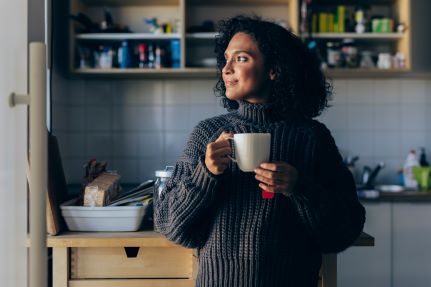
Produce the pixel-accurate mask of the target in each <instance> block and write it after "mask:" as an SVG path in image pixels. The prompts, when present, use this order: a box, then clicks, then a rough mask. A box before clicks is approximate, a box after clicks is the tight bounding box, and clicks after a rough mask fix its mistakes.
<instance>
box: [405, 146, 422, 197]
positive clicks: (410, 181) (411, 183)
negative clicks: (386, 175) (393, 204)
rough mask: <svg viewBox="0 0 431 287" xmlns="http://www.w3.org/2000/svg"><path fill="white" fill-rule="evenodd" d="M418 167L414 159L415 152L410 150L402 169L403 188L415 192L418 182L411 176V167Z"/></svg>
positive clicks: (415, 158) (417, 162) (416, 160)
mask: <svg viewBox="0 0 431 287" xmlns="http://www.w3.org/2000/svg"><path fill="white" fill-rule="evenodd" d="M415 166H419V161H418V159H417V157H416V151H415V150H414V149H412V150H410V152H409V154H408V155H407V158H406V161H405V163H404V167H403V174H404V186H405V187H406V188H408V189H413V190H416V189H417V188H418V182H417V181H416V178H415V176H414V174H413V167H415Z"/></svg>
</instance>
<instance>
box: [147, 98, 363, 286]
mask: <svg viewBox="0 0 431 287" xmlns="http://www.w3.org/2000/svg"><path fill="white" fill-rule="evenodd" d="M223 131H232V132H234V133H246V132H266V133H271V135H272V139H271V147H272V150H271V155H270V161H285V162H287V163H289V164H291V165H293V166H294V167H296V169H297V170H298V172H299V179H298V182H297V184H296V186H295V188H294V191H293V192H292V193H291V194H290V195H289V196H284V195H282V194H276V195H275V198H274V199H269V200H268V199H262V197H261V191H260V189H259V187H258V182H257V181H256V179H255V178H254V173H253V172H249V173H245V172H242V171H240V170H239V168H238V166H237V165H236V164H235V163H231V164H230V165H229V168H228V169H227V170H225V172H224V173H223V174H222V175H219V176H215V175H213V174H211V173H210V172H209V171H208V170H207V168H206V166H205V163H204V157H205V149H206V145H207V144H208V143H209V142H212V141H214V140H215V139H217V138H218V136H219V135H220V134H221V133H222V132H223ZM154 220H155V226H156V228H157V229H158V230H159V231H160V232H161V233H162V234H164V235H165V236H166V237H167V238H168V239H169V240H171V241H173V242H176V243H178V244H180V245H182V246H185V247H189V248H197V250H198V254H199V271H198V275H197V282H196V286H201V287H219V286H220V287H222V286H223V287H249V286H250V287H272V286H288V287H291V286H298V287H308V286H310V287H316V286H317V281H318V272H319V268H320V265H321V254H322V253H329V252H339V251H342V250H344V249H345V248H347V247H348V246H349V245H351V244H352V243H353V241H354V240H355V239H356V238H357V237H358V236H359V234H360V232H361V231H362V228H363V224H364V221H365V210H364V208H363V206H362V205H361V204H360V203H359V201H358V198H357V196H356V191H355V184H354V181H353V178H352V176H351V174H350V172H349V170H348V169H347V168H345V167H344V165H343V162H342V159H341V157H340V154H339V152H338V149H337V147H336V145H335V142H334V140H333V138H332V136H331V134H330V132H329V130H328V129H327V128H326V127H325V126H324V125H323V124H321V123H319V122H318V121H315V120H302V121H298V120H294V119H288V118H286V117H282V116H281V115H280V114H278V113H277V112H275V111H274V110H273V108H272V107H271V106H270V105H253V104H249V103H247V102H243V101H241V102H240V107H239V109H238V110H236V111H234V112H231V113H228V114H225V115H221V116H217V117H214V118H211V119H207V120H204V121H202V122H200V123H199V124H198V125H197V126H196V127H195V129H194V130H193V132H192V134H191V136H190V139H189V141H188V143H187V145H186V148H185V150H184V153H183V155H182V156H181V157H180V159H179V160H178V162H177V163H176V166H175V170H174V172H173V175H172V177H171V179H170V180H169V182H168V183H167V186H166V188H165V189H164V190H163V191H162V193H161V195H160V197H159V198H157V199H156V204H155V214H154Z"/></svg>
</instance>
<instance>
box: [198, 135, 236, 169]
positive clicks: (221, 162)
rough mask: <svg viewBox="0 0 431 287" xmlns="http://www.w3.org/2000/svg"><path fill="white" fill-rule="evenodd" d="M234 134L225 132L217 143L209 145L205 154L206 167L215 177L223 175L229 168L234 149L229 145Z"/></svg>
mask: <svg viewBox="0 0 431 287" xmlns="http://www.w3.org/2000/svg"><path fill="white" fill-rule="evenodd" d="M232 135H233V134H232V133H228V132H223V133H222V134H221V135H220V136H219V137H218V138H217V139H216V141H215V142H212V143H209V144H208V145H207V150H206V152H205V165H206V166H207V169H208V170H209V171H210V172H211V173H212V174H214V175H219V174H222V173H223V172H224V171H225V169H226V168H227V167H228V166H229V162H230V158H228V157H227V156H228V155H229V154H231V152H232V148H231V146H230V143H229V138H232Z"/></svg>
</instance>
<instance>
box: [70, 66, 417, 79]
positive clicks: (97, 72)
mask: <svg viewBox="0 0 431 287" xmlns="http://www.w3.org/2000/svg"><path fill="white" fill-rule="evenodd" d="M324 73H325V75H326V76H327V77H329V78H367V77H372V78H391V77H401V78H404V77H409V75H410V71H408V70H403V69H388V70H384V69H326V70H324ZM72 74H73V75H76V76H79V75H81V76H82V75H86V76H94V77H116V78H117V77H145V78H147V77H153V78H178V77H183V78H215V77H216V75H217V70H216V69H215V68H182V69H170V68H164V69H139V68H129V69H120V68H116V69H93V68H89V69H76V70H74V71H73V72H72Z"/></svg>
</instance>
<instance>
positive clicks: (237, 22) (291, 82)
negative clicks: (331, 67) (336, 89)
mask: <svg viewBox="0 0 431 287" xmlns="http://www.w3.org/2000/svg"><path fill="white" fill-rule="evenodd" d="M238 32H244V33H247V34H248V35H250V36H251V37H252V38H253V39H254V40H255V42H256V44H257V46H258V48H259V50H260V52H261V53H262V54H263V58H264V62H265V65H266V68H268V69H272V70H273V71H274V72H275V75H276V77H275V80H274V82H273V85H272V91H271V95H270V98H269V102H270V103H274V104H275V106H276V107H277V108H279V109H280V111H281V112H282V113H283V114H285V115H286V116H295V117H301V118H314V117H316V116H318V115H320V114H321V113H322V111H323V110H324V109H325V108H326V107H328V97H329V96H330V95H331V94H332V85H331V84H330V83H329V82H328V81H327V80H326V78H325V75H324V74H323V72H322V70H321V69H320V64H319V61H318V59H317V57H316V56H314V55H313V54H312V52H310V50H309V49H308V48H307V46H306V45H305V44H304V43H303V42H302V40H301V39H300V38H298V37H297V36H295V35H294V34H293V33H291V32H289V31H288V30H286V29H285V28H283V27H281V26H280V25H278V24H275V23H273V22H269V21H265V20H262V19H261V18H260V17H257V16H244V15H240V16H235V17H233V18H230V19H226V20H221V21H220V22H219V23H218V35H217V37H216V41H215V42H216V43H215V53H216V56H217V75H218V81H217V84H216V86H215V88H214V92H215V93H216V95H217V96H219V97H222V102H223V105H224V107H225V108H227V109H228V110H229V111H231V110H235V109H237V108H238V103H237V102H236V101H232V100H229V99H228V98H227V97H226V94H225V93H226V87H225V85H224V82H223V78H222V69H223V67H224V65H225V63H226V60H225V57H224V53H225V51H226V48H227V46H228V44H229V41H230V40H231V38H232V37H233V36H234V35H235V34H236V33H238Z"/></svg>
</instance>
